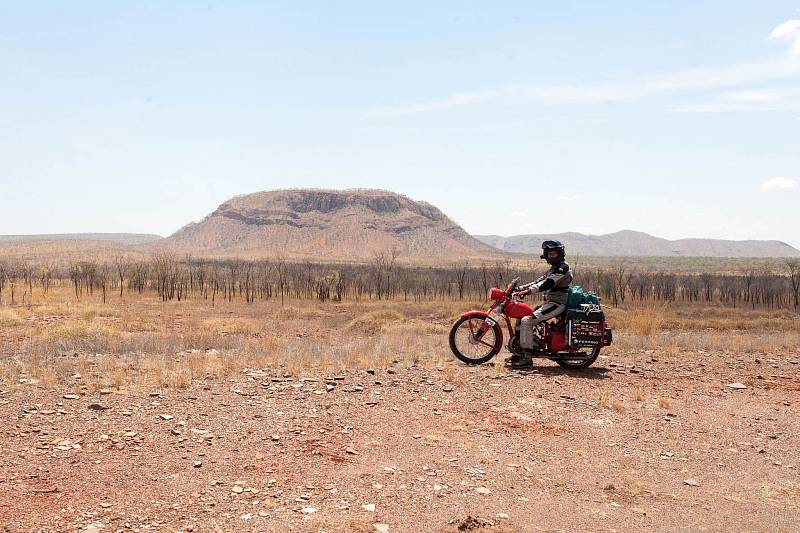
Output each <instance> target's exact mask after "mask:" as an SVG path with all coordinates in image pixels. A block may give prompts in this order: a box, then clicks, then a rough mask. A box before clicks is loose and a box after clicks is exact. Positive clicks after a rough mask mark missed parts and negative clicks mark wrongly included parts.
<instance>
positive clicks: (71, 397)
mask: <svg viewBox="0 0 800 533" xmlns="http://www.w3.org/2000/svg"><path fill="white" fill-rule="evenodd" d="M78 398H80V395H79V394H65V395H64V399H65V400H77V399H78ZM104 527H105V526H104Z"/></svg>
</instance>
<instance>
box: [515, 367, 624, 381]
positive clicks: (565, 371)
mask: <svg viewBox="0 0 800 533" xmlns="http://www.w3.org/2000/svg"><path fill="white" fill-rule="evenodd" d="M508 371H509V372H519V373H520V374H538V375H542V376H563V375H567V376H572V377H576V378H581V379H611V375H610V369H608V368H603V367H602V366H598V367H589V368H563V367H560V366H534V367H532V368H525V369H516V370H513V369H511V368H510V367H508Z"/></svg>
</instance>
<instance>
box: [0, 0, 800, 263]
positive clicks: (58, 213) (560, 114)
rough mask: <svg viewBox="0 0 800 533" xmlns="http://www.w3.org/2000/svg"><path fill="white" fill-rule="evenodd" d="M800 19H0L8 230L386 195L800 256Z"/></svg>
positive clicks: (727, 15) (573, 5)
mask: <svg viewBox="0 0 800 533" xmlns="http://www.w3.org/2000/svg"><path fill="white" fill-rule="evenodd" d="M798 132H800V1H798V0H795V1H793V2H784V1H771V2H757V1H747V2H745V1H738V2H737V1H725V2H722V1H720V2H711V1H705V2H698V1H683V2H634V1H628V2H614V1H604V2H531V1H528V2H492V3H489V2H467V1H459V2H443V1H442V2H416V1H409V2H403V3H391V5H390V3H389V2H301V1H295V2H256V1H253V2H234V1H228V2H179V1H172V2H161V1H159V2H156V1H151V2H147V1H136V2H133V1H131V2H90V1H84V2H4V1H0V162H2V166H1V167H0V191H2V199H3V201H2V206H3V208H2V209H0V234H6V233H51V232H80V231H109V232H110V231H125V232H154V233H160V234H162V235H166V234H169V233H172V232H173V231H175V230H176V229H178V228H179V227H181V226H182V225H183V224H185V223H187V222H189V221H192V220H198V219H200V218H202V217H203V216H204V215H205V214H207V213H208V212H210V211H212V210H213V209H214V208H215V207H216V206H217V205H218V204H219V203H221V202H222V201H224V200H226V199H227V198H229V197H230V196H233V195H235V194H243V193H248V192H255V191H259V190H269V189H276V188H285V187H330V188H350V187H374V188H384V189H389V190H393V191H396V192H400V193H403V194H406V195H408V196H410V197H412V198H414V199H417V200H425V201H428V202H430V203H433V204H435V205H436V206H438V207H440V208H441V209H442V210H443V211H444V212H445V213H447V214H448V215H450V216H451V217H452V218H453V219H454V220H455V221H457V222H458V223H460V224H461V225H463V226H464V227H465V228H466V229H467V230H468V231H470V232H473V233H497V234H503V235H511V234H519V233H548V232H561V231H582V232H585V233H606V232H611V231H616V230H620V229H625V228H628V229H636V230H641V231H646V232H649V233H652V234H655V235H658V236H662V237H668V238H680V237H718V238H730V239H747V238H758V239H780V240H783V241H786V242H789V243H790V244H793V245H794V246H798V247H800V208H798V207H799V206H800V188H798V180H800V138H799V137H800V136H799V135H798Z"/></svg>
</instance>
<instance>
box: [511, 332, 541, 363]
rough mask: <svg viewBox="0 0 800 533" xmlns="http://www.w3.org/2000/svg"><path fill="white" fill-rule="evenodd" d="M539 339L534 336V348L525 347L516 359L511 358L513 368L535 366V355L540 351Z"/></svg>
mask: <svg viewBox="0 0 800 533" xmlns="http://www.w3.org/2000/svg"><path fill="white" fill-rule="evenodd" d="M539 346H540V343H539V339H538V338H537V337H534V338H533V349H523V350H522V353H521V354H519V355H517V356H516V357H517V358H516V360H515V359H514V358H513V357H512V358H511V368H530V367H532V366H533V356H534V355H535V354H536V353H537V352H538V351H539Z"/></svg>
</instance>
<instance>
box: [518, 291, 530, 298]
mask: <svg viewBox="0 0 800 533" xmlns="http://www.w3.org/2000/svg"><path fill="white" fill-rule="evenodd" d="M530 293H531V290H530V289H525V290H524V291H519V292H517V297H518V298H525V297H526V296H527V295H529V294H530Z"/></svg>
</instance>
